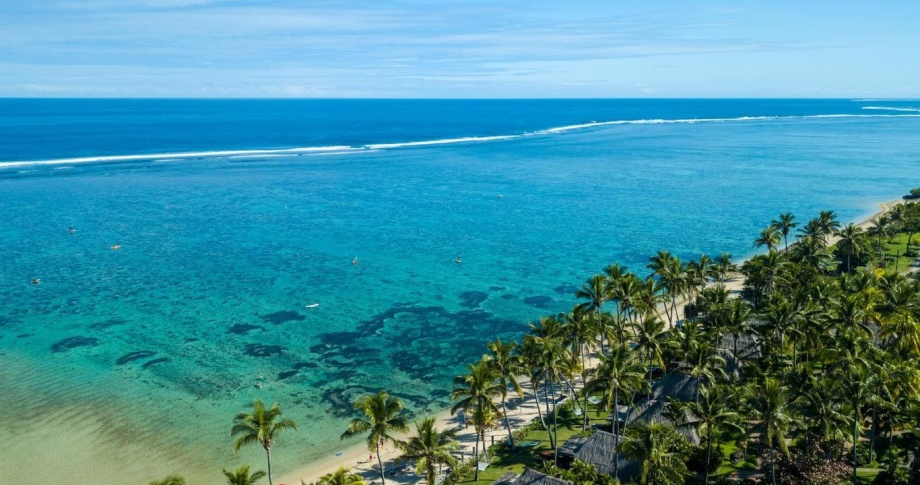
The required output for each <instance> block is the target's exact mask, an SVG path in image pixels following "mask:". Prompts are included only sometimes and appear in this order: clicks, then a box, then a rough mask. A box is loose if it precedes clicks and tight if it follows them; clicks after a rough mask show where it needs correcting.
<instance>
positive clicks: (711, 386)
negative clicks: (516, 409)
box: [454, 203, 920, 484]
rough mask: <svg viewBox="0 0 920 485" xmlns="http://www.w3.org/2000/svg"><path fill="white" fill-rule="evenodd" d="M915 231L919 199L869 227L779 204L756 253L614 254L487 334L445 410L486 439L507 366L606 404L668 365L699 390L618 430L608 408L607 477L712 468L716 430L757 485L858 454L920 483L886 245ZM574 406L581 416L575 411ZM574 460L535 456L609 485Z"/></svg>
mask: <svg viewBox="0 0 920 485" xmlns="http://www.w3.org/2000/svg"><path fill="white" fill-rule="evenodd" d="M918 228H920V204H916V203H906V204H901V205H898V206H896V207H894V208H893V209H892V210H890V211H889V212H887V213H886V214H884V215H883V216H881V217H879V218H877V219H875V220H873V221H872V223H871V225H870V227H869V228H868V230H863V229H862V228H860V227H858V226H855V225H853V224H849V225H846V226H841V225H840V223H839V222H838V221H837V218H836V216H835V214H834V213H833V212H831V211H823V212H821V213H820V215H819V216H818V217H816V218H814V219H811V220H809V221H807V222H805V223H804V224H800V223H799V221H797V220H796V218H795V217H794V216H793V215H792V214H789V213H786V214H781V215H780V216H779V217H778V218H777V219H776V220H774V221H772V222H771V223H770V225H769V226H768V227H767V228H766V229H764V230H763V231H761V232H760V234H759V235H758V237H757V238H756V239H755V241H754V246H755V247H763V248H765V249H766V253H765V254H761V255H758V256H755V257H753V258H751V259H750V260H748V261H746V262H744V263H743V264H742V265H741V266H740V268H735V267H734V266H733V265H732V263H731V256H730V255H728V254H724V253H723V254H721V255H719V256H718V257H716V258H715V259H711V258H709V257H707V256H701V257H699V258H698V259H694V260H690V261H681V260H680V259H679V258H678V257H676V256H675V255H673V254H671V253H669V252H668V251H660V252H659V253H657V254H656V255H654V256H653V257H651V258H650V261H649V264H648V265H647V267H646V269H647V270H648V275H647V276H645V277H640V276H639V275H637V274H636V273H633V272H630V271H628V270H627V269H626V268H624V267H622V266H619V265H613V266H610V267H608V268H605V269H604V273H603V274H598V275H596V276H593V277H591V278H589V279H588V280H587V281H586V282H585V283H584V284H583V285H582V287H581V289H579V290H578V291H577V293H576V295H575V296H576V297H577V298H578V299H579V300H580V302H579V303H578V304H577V305H576V306H575V307H574V308H573V310H572V311H571V312H570V313H568V314H563V315H553V316H547V317H544V318H541V319H540V320H539V321H538V322H536V323H534V324H531V330H530V332H529V333H528V334H527V335H526V336H525V337H524V339H523V342H521V343H520V344H517V343H502V342H500V341H497V342H493V343H492V344H490V350H491V351H492V352H491V353H490V354H487V355H485V356H483V358H482V360H481V361H480V362H478V363H476V364H471V365H470V367H469V373H468V374H467V375H465V376H461V377H459V378H458V379H457V383H458V384H460V386H459V387H458V388H457V389H456V390H455V391H454V395H455V396H457V397H459V396H479V398H477V399H475V400H471V399H470V398H466V399H465V400H464V401H462V406H461V404H458V408H461V407H462V408H463V409H464V410H466V411H467V415H468V416H470V419H471V421H472V423H473V425H474V426H475V427H476V430H477V433H479V434H480V436H481V437H483V439H482V445H483V446H484V445H485V440H484V435H483V434H482V432H483V431H482V430H484V429H486V428H487V427H489V426H490V425H493V424H494V422H495V421H496V420H498V419H500V417H501V416H502V414H503V412H502V410H503V409H504V403H505V400H506V398H507V389H508V385H507V383H508V379H509V376H513V375H515V374H518V375H526V376H528V377H529V381H530V392H533V393H536V391H537V390H540V389H542V390H543V391H545V393H546V395H554V391H555V389H556V388H558V387H560V386H564V387H565V388H568V389H574V388H580V389H585V390H586V391H587V392H582V393H578V394H575V395H574V396H573V399H574V403H573V404H574V406H575V407H577V408H579V409H586V408H587V406H586V404H587V403H586V400H587V398H588V397H589V396H595V397H596V396H601V395H602V396H603V402H604V403H605V405H606V407H607V409H610V410H614V409H617V408H618V406H619V407H620V408H621V409H623V408H625V409H629V408H630V407H631V406H636V405H637V404H638V403H639V402H641V401H642V400H643V399H645V398H646V397H648V395H649V394H650V393H651V387H652V385H653V384H654V383H655V382H656V380H658V379H659V378H661V377H662V376H663V375H665V374H666V373H678V374H682V375H684V376H688V377H690V378H691V379H692V380H694V381H695V382H696V384H697V386H695V387H696V391H695V392H694V396H693V397H692V398H691V399H689V400H683V401H681V400H676V399H672V400H669V402H668V403H667V409H666V411H665V413H666V415H667V417H669V418H670V419H664V420H661V422H631V423H630V422H627V423H625V430H623V429H618V428H619V427H620V426H622V424H621V423H620V422H619V421H618V420H617V419H613V420H612V425H611V429H610V431H611V432H612V433H614V435H621V434H624V433H625V439H624V440H623V443H622V445H621V446H618V447H617V449H618V451H619V452H618V453H616V454H615V456H611V457H610V459H611V460H612V461H614V462H615V465H614V470H615V471H614V475H615V476H617V477H618V478H623V479H627V478H628V479H629V480H633V481H635V482H636V483H640V484H679V483H685V481H689V482H693V483H695V482H696V481H699V482H701V483H708V482H709V481H710V477H709V473H704V471H706V470H708V471H710V472H711V471H715V470H717V469H718V467H719V465H720V464H721V463H722V462H723V460H724V459H725V458H726V457H723V453H722V450H723V447H722V446H721V445H723V444H727V443H728V444H733V445H735V446H736V447H737V448H738V449H742V450H745V451H746V453H744V454H751V453H753V454H754V455H755V456H754V458H753V460H754V463H755V464H756V468H757V469H758V470H759V471H760V474H761V476H762V477H763V478H764V479H765V480H766V482H767V483H773V484H777V483H782V484H806V483H807V484H824V483H826V484H839V483H842V482H847V481H850V480H852V481H853V483H856V482H857V475H856V472H857V468H858V467H860V466H868V465H869V464H873V466H875V465H876V464H877V467H878V468H881V469H882V471H881V473H879V474H878V476H877V477H876V479H875V480H876V482H878V483H887V484H897V483H905V484H906V483H920V459H913V457H914V456H920V445H918V437H920V435H918V433H920V432H918V418H920V365H918V358H920V285H918V282H917V281H916V280H913V279H909V278H908V277H907V276H905V275H904V274H903V273H901V272H898V271H896V270H895V268H893V267H891V266H892V265H890V264H888V263H887V262H886V261H885V259H884V258H885V257H886V247H885V243H886V242H887V241H888V240H889V238H891V237H892V236H894V235H895V234H896V233H898V232H901V233H906V234H907V237H908V246H907V248H906V251H905V252H906V254H907V255H908V256H915V251H916V250H915V249H914V246H913V245H912V240H913V238H914V236H915V233H916V232H918V231H920V229H918ZM899 269H904V268H899ZM738 277H743V284H742V285H741V287H740V288H739V291H735V292H733V291H732V290H731V289H730V288H731V285H732V284H737V283H739V281H729V280H730V279H734V278H738ZM682 302H685V303H688V304H687V305H686V306H685V307H684V311H683V312H681V311H680V310H681V303H682ZM680 313H682V314H680ZM672 323H674V324H675V325H672ZM497 349H501V351H500V352H497V351H496V350H497ZM589 357H594V358H596V359H597V362H596V363H597V365H596V366H593V367H592V366H590V365H588V359H589ZM493 398H497V400H498V401H499V403H500V407H501V409H499V406H496V404H495V403H493ZM555 405H556V404H555V400H553V399H550V400H546V402H544V404H543V409H541V410H540V420H541V421H542V422H543V425H544V426H545V427H546V428H547V429H548V430H549V436H550V441H551V445H552V447H553V448H554V449H558V447H559V446H560V445H561V443H558V442H557V436H558V433H557V426H556V419H557V418H556V416H557V414H558V413H557V412H555V411H556V409H555ZM538 409H539V405H538ZM583 420H584V421H583V426H587V425H588V414H587V413H584V414H583ZM685 427H693V428H695V429H696V431H697V432H698V434H699V436H700V437H702V440H701V443H700V445H699V446H698V447H696V446H693V445H691V444H689V443H688V442H687V441H686V440H685V439H683V437H682V434H681V433H679V432H678V431H680V429H681V428H685ZM512 446H513V445H512ZM621 461H632V462H634V463H637V464H638V470H639V472H638V474H636V476H632V477H619V470H620V468H621V466H622V463H620V462H621ZM579 468H581V469H582V470H583V469H584V467H583V464H579V463H578V462H576V466H575V467H573V468H572V469H571V470H561V469H559V468H556V467H554V466H549V467H548V468H547V469H548V470H549V471H550V473H553V474H556V475H559V476H561V477H562V478H568V479H571V480H574V481H578V482H581V483H584V482H596V483H610V482H611V481H612V478H611V477H605V476H599V475H598V474H597V473H593V474H591V473H588V474H579V472H578V469H579Z"/></svg>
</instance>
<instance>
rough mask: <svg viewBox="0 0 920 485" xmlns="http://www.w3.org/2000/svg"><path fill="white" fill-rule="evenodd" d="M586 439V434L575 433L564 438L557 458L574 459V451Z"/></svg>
mask: <svg viewBox="0 0 920 485" xmlns="http://www.w3.org/2000/svg"><path fill="white" fill-rule="evenodd" d="M586 441H588V438H587V437H586V436H577V435H576V436H572V437H571V438H569V439H567V440H565V443H563V444H562V446H560V447H559V458H562V459H563V460H565V461H572V460H573V459H575V452H577V451H578V449H579V448H581V446H582V445H583V444H585V442H586Z"/></svg>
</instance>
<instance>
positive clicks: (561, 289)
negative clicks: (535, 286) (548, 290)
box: [553, 285, 578, 296]
mask: <svg viewBox="0 0 920 485" xmlns="http://www.w3.org/2000/svg"><path fill="white" fill-rule="evenodd" d="M553 291H555V292H556V293H559V294H560V295H569V296H571V295H574V294H575V292H576V291H578V287H577V286H575V285H559V286H557V287H555V288H553Z"/></svg>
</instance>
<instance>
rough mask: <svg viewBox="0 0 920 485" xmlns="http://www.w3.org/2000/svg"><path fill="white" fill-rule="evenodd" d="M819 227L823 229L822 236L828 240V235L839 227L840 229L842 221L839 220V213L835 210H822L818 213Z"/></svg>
mask: <svg viewBox="0 0 920 485" xmlns="http://www.w3.org/2000/svg"><path fill="white" fill-rule="evenodd" d="M818 227H819V228H820V230H821V236H822V237H823V238H824V241H825V242H827V236H830V235H831V234H833V233H834V231H836V230H837V229H840V221H838V220H837V214H835V213H834V211H821V213H820V214H819V215H818Z"/></svg>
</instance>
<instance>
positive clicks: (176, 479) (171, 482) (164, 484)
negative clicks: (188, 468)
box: [147, 475, 185, 485]
mask: <svg viewBox="0 0 920 485" xmlns="http://www.w3.org/2000/svg"><path fill="white" fill-rule="evenodd" d="M147 485H185V479H184V478H182V477H180V476H179V475H170V476H168V477H166V478H164V479H162V480H154V481H152V482H150V483H148V484H147Z"/></svg>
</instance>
